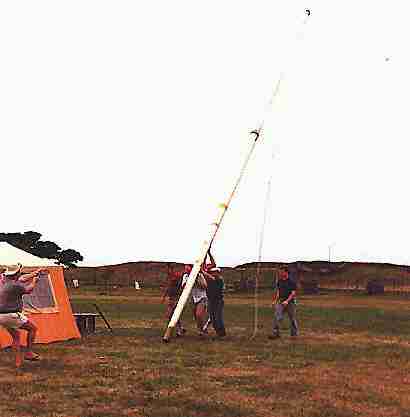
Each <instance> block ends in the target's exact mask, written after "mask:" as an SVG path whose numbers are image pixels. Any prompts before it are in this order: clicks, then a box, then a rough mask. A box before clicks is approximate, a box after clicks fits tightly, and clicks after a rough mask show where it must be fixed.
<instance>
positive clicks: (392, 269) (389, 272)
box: [65, 261, 410, 290]
mask: <svg viewBox="0 0 410 417" xmlns="http://www.w3.org/2000/svg"><path fill="white" fill-rule="evenodd" d="M288 265H293V266H296V267H297V270H298V275H299V279H300V280H317V281H318V282H319V285H320V286H321V287H327V288H365V287H366V284H367V282H368V281H369V280H382V281H383V282H385V285H386V286H387V287H391V289H395V290H401V289H402V290H405V289H407V288H410V267H409V266H406V265H394V264H386V263H383V264H378V263H360V262H326V261H312V262H307V261H298V262H294V263H292V264H287V263H283V262H262V263H260V265H259V277H260V285H261V286H262V287H270V286H271V285H272V281H273V277H274V273H275V271H276V270H277V269H278V268H279V267H280V266H288ZM183 267H184V266H183V264H181V263H174V262H155V261H149V262H129V263H124V264H119V265H109V266H98V267H78V268H70V269H68V270H67V271H66V273H65V277H66V281H67V284H68V285H69V286H72V280H73V279H77V280H78V281H79V282H80V285H81V286H83V285H95V286H101V287H103V286H110V287H114V286H118V287H130V286H131V287H133V286H134V282H135V281H138V282H139V284H140V285H141V286H142V287H159V286H163V285H164V284H165V282H166V278H167V273H168V270H169V268H172V269H173V270H176V271H180V272H182V271H183ZM222 270H223V275H224V278H225V281H226V283H227V284H228V285H229V284H233V283H235V282H236V283H237V282H240V281H254V279H255V277H256V275H257V274H258V263H257V262H253V263H247V264H243V265H238V266H236V267H234V268H229V267H223V268H222Z"/></svg>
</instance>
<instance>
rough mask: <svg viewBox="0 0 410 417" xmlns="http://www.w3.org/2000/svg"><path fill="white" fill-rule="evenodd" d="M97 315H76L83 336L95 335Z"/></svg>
mask: <svg viewBox="0 0 410 417" xmlns="http://www.w3.org/2000/svg"><path fill="white" fill-rule="evenodd" d="M97 316H99V314H95V313H74V318H75V322H76V323H77V327H78V330H79V332H80V333H81V335H82V336H83V335H86V334H90V333H95V318H96V317H97Z"/></svg>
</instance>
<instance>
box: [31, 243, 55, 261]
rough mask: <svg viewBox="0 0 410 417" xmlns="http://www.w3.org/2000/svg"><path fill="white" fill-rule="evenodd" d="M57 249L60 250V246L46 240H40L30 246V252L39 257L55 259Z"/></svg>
mask: <svg viewBox="0 0 410 417" xmlns="http://www.w3.org/2000/svg"><path fill="white" fill-rule="evenodd" d="M59 251H61V248H60V246H58V245H57V244H56V243H54V242H50V241H48V240H46V241H44V242H43V241H41V240H40V241H38V242H37V243H36V244H35V245H34V246H32V247H31V251H30V252H31V253H32V254H33V255H36V256H38V257H39V258H49V259H57V255H58V252H59Z"/></svg>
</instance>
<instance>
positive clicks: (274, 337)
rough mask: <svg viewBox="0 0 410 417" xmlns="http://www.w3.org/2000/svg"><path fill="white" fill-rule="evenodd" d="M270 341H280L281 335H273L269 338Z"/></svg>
mask: <svg viewBox="0 0 410 417" xmlns="http://www.w3.org/2000/svg"><path fill="white" fill-rule="evenodd" d="M268 339H270V340H276V339H280V335H279V334H271V335H269V336H268Z"/></svg>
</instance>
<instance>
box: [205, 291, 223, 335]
mask: <svg viewBox="0 0 410 417" xmlns="http://www.w3.org/2000/svg"><path fill="white" fill-rule="evenodd" d="M208 309H209V317H210V319H211V322H212V326H214V329H215V332H216V334H217V335H218V336H225V335H226V331H225V323H224V300H211V299H208Z"/></svg>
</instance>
